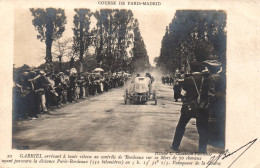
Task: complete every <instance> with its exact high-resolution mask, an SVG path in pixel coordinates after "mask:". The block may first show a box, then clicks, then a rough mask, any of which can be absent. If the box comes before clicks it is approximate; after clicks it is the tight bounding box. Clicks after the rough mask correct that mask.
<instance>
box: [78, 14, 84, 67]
mask: <svg viewBox="0 0 260 168" xmlns="http://www.w3.org/2000/svg"><path fill="white" fill-rule="evenodd" d="M82 20H83V18H82V16H81V21H80V44H79V61H80V67H79V72H83V55H84V43H83V23H82V22H83V21H82Z"/></svg>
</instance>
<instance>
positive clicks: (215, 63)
mask: <svg viewBox="0 0 260 168" xmlns="http://www.w3.org/2000/svg"><path fill="white" fill-rule="evenodd" d="M203 62H204V63H205V64H206V65H209V66H212V67H219V66H221V65H222V64H221V62H219V61H218V60H206V61H203Z"/></svg>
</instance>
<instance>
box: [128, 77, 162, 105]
mask: <svg viewBox="0 0 260 168" xmlns="http://www.w3.org/2000/svg"><path fill="white" fill-rule="evenodd" d="M154 88H155V87H152V82H151V79H150V78H149V77H135V78H133V79H130V81H128V83H127V84H126V86H125V94H124V102H125V104H127V102H128V100H130V101H131V102H134V103H139V104H144V103H146V102H147V101H155V105H157V93H156V89H154Z"/></svg>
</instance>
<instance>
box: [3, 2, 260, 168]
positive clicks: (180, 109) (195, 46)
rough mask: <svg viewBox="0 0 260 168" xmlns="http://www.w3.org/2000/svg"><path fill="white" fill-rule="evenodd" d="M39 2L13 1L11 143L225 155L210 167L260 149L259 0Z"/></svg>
mask: <svg viewBox="0 0 260 168" xmlns="http://www.w3.org/2000/svg"><path fill="white" fill-rule="evenodd" d="M87 1H88V0H87ZM39 2H40V1H39ZM39 2H36V1H35V2H34V3H33V4H31V5H29V4H26V5H22V6H19V3H17V4H15V3H14V4H13V6H12V7H13V9H12V17H13V18H12V36H11V37H10V38H11V39H12V44H13V45H12V49H13V50H12V52H11V54H12V56H13V57H12V58H11V63H12V66H9V67H7V66H6V67H4V66H3V68H5V69H7V68H9V69H10V72H11V74H10V75H8V81H9V84H10V86H8V87H9V88H10V92H9V96H10V97H7V99H8V98H9V99H8V100H9V102H10V107H11V109H10V110H8V111H7V113H8V114H9V115H10V117H9V118H8V120H7V119H4V118H3V120H6V122H9V123H10V131H9V133H10V138H9V140H8V141H9V144H10V149H9V150H11V151H16V152H18V153H24V152H25V153H27V154H29V156H28V157H29V158H30V157H33V156H32V155H30V153H34V152H50V151H51V152H69V153H70V152H79V153H80V152H84V154H86V153H87V154H89V153H93V152H96V153H99V152H101V153H110V154H117V153H127V155H123V156H124V159H140V158H139V154H153V155H154V154H155V155H168V154H170V155H174V156H175V155H176V156H178V155H191V156H192V155H195V156H194V157H193V159H192V158H190V159H188V161H191V163H187V162H188V161H187V158H186V159H185V160H186V162H185V160H183V162H181V161H180V160H178V161H177V160H176V161H173V162H172V163H171V164H173V165H175V166H183V165H185V166H192V164H193V163H192V162H194V164H195V161H196V159H198V158H197V156H211V155H212V154H216V157H217V158H215V157H211V158H210V160H209V161H208V162H207V163H204V167H208V166H213V165H215V166H219V167H222V166H221V163H220V162H221V161H220V160H225V159H226V158H228V157H229V156H231V155H233V157H237V158H236V159H233V160H232V161H230V163H228V164H229V166H230V167H231V166H234V167H235V165H236V166H238V165H239V164H238V163H235V162H236V161H237V160H238V158H240V157H241V158H242V157H244V155H246V154H247V152H248V153H249V152H250V150H252V151H253V150H255V151H258V150H259V148H258V150H257V147H255V146H256V144H258V143H259V142H258V141H257V138H258V135H257V134H253V133H252V134H251V132H257V130H258V128H259V126H258V125H257V124H256V123H257V120H259V118H260V115H259V114H257V113H258V112H257V111H258V110H257V104H258V103H257V102H258V97H257V95H259V90H258V88H259V87H258V84H259V83H260V82H259V80H258V78H259V72H260V71H259V69H260V68H259V67H260V66H259V65H260V58H258V57H257V56H256V55H257V54H256V53H257V52H258V53H259V48H260V47H259V40H258V37H257V34H258V35H259V32H260V30H259V23H258V22H254V20H259V19H257V18H256V16H257V15H254V14H256V10H255V9H256V7H254V5H253V3H255V4H258V5H259V3H256V1H253V0H252V2H248V3H247V2H243V3H241V4H240V7H241V6H243V5H242V4H244V6H245V8H246V9H248V10H249V9H254V10H252V11H251V12H250V11H249V12H246V11H243V10H241V11H240V12H241V13H239V14H238V11H239V8H238V7H234V8H232V7H233V5H234V4H237V3H234V2H233V3H230V4H229V3H228V2H226V3H224V7H221V5H220V2H218V3H219V4H218V3H217V2H211V3H208V4H212V6H209V7H207V6H206V5H203V3H204V2H203V1H201V2H200V3H199V4H196V5H195V7H194V6H193V5H192V4H193V3H191V2H187V4H188V5H181V4H180V3H177V2H168V1H167V3H166V1H147V2H144V1H140V2H134V1H96V2H91V3H90V4H92V5H89V6H88V5H84V4H87V3H86V2H83V1H80V0H79V1H77V2H75V4H74V5H71V6H70V5H65V3H64V4H62V3H57V4H55V3H51V2H50V3H48V2H46V3H43V4H42V5H41V4H40V3H39ZM71 4H73V3H71ZM93 4H94V5H93ZM232 4H233V5H232ZM200 5H201V6H202V7H199V6H200ZM214 5H215V6H216V7H214ZM247 5H248V6H247ZM258 14H259V12H258ZM240 18H242V19H243V20H242V19H240ZM244 20H245V21H244ZM251 23H252V25H250V24H251ZM246 25H249V26H248V29H244V28H245V27H246ZM240 26H241V27H240ZM251 27H252V31H253V32H254V35H253V34H251V30H250V28H251ZM232 28H233V29H232ZM234 29H235V30H236V31H235V30H234ZM242 37H244V38H242ZM233 41H235V42H233ZM6 50H7V48H6ZM247 50H248V52H247ZM3 53H4V52H3ZM250 59H252V60H250ZM9 65H10V64H9ZM1 69H2V68H1ZM3 70H4V69H3ZM3 72H4V71H3ZM1 75H2V74H1ZM4 76H5V75H4ZM4 76H3V77H4ZM1 78H2V77H1ZM3 79H4V78H3ZM6 79H7V78H6ZM249 83H250V86H249ZM3 93H4V92H3ZM1 94H2V93H1ZM253 94H255V95H253ZM3 98H4V97H3ZM252 104H254V105H252ZM3 107H4V106H3ZM249 113H251V115H250V114H249ZM1 116H3V115H1ZM247 117H249V118H248V119H247ZM237 118H238V119H237ZM9 119H10V120H9ZM249 119H250V120H252V122H250V120H249ZM1 120H2V119H1ZM245 120H246V121H245ZM8 128H9V127H8ZM246 130H248V133H249V132H250V133H249V134H248V135H246V134H244V133H245V132H246ZM240 133H241V135H240ZM233 139H236V141H233ZM239 140H241V141H239ZM230 144H232V145H234V146H235V147H233V146H232V145H231V146H230ZM250 147H251V148H252V149H251V148H250ZM258 147H259V146H258ZM247 150H248V151H247ZM234 151H235V152H234ZM258 152H259V151H258ZM54 154H55V153H54ZM217 155H218V156H217ZM242 155H243V156H242ZM249 155H252V153H251V154H249ZM109 156H110V155H109ZM112 156H113V155H112ZM19 157H20V159H21V158H27V155H23V154H20V155H19ZM127 157H128V158H127ZM3 158H6V156H3ZM7 158H10V159H11V158H12V156H8V157H7ZM76 158H77V157H76ZM162 158H163V157H162ZM230 158H231V157H230ZM44 159H46V158H44ZM194 159H195V160H194ZM2 162H6V163H8V160H6V161H4V160H3V161H2ZM223 162H224V161H223ZM6 163H5V164H3V165H4V166H7V164H6ZM11 163H15V161H14V162H13V161H11V162H10V164H11ZM17 163H19V162H18V161H17ZM20 163H22V162H21V161H20ZM42 163H47V160H46V162H45V161H42ZM55 163H56V161H55ZM61 163H63V162H61ZM64 163H66V162H65V161H64ZM74 163H76V161H75V162H74ZM104 163H105V162H103V161H102V164H104ZM119 163H120V164H121V162H119ZM158 163H159V161H158ZM106 164H108V163H106ZM109 164H111V165H113V164H116V163H114V161H113V163H112V162H111V163H109ZM153 164H156V163H153ZM164 164H165V165H168V162H167V164H166V163H164ZM189 164H190V165H189ZM198 164H199V163H198ZM200 164H202V165H197V166H203V161H202V163H200ZM0 165H1V164H0ZM111 165H110V166H111ZM147 165H148V163H147ZM165 165H163V166H165ZM17 166H18V165H17ZM100 166H101V165H100ZM121 166H122V165H121ZM132 166H133V165H132ZM153 166H155V165H153ZM160 166H162V163H161V165H160ZM194 166H195V165H194ZM243 166H245V165H243ZM258 166H259V164H258ZM0 167H1V166H0ZM7 167H8V166H7ZM126 167H131V165H127V166H126ZM148 167H149V166H148ZM227 167H228V165H227Z"/></svg>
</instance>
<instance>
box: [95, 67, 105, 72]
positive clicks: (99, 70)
mask: <svg viewBox="0 0 260 168" xmlns="http://www.w3.org/2000/svg"><path fill="white" fill-rule="evenodd" d="M94 71H97V72H103V71H104V70H103V69H102V68H96V69H94Z"/></svg>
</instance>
